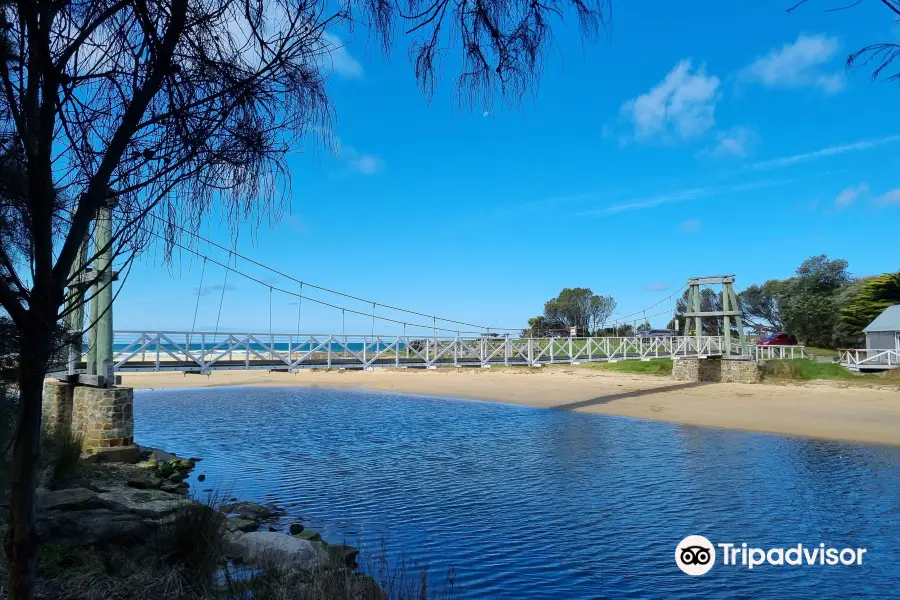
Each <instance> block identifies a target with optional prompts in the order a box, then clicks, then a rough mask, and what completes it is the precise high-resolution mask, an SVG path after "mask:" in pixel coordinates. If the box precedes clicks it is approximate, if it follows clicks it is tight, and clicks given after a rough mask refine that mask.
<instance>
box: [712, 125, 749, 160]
mask: <svg viewBox="0 0 900 600" xmlns="http://www.w3.org/2000/svg"><path fill="white" fill-rule="evenodd" d="M758 141H759V135H757V133H756V132H755V131H753V130H752V129H749V128H747V127H732V128H731V129H729V130H728V131H720V132H718V133H717V134H716V146H715V148H713V150H712V152H711V154H712V155H713V156H717V157H728V156H738V157H744V156H747V155H748V154H749V153H750V151H751V150H753V147H754V146H755V145H756V144H757V142H758Z"/></svg>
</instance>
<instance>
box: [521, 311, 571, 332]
mask: <svg viewBox="0 0 900 600" xmlns="http://www.w3.org/2000/svg"><path fill="white" fill-rule="evenodd" d="M567 333H568V332H567V326H566V324H565V323H562V322H560V321H554V320H552V319H548V318H547V317H545V316H543V315H539V316H537V317H532V318H530V319H528V328H527V329H523V330H522V337H549V336H552V335H557V336H558V335H564V334H567Z"/></svg>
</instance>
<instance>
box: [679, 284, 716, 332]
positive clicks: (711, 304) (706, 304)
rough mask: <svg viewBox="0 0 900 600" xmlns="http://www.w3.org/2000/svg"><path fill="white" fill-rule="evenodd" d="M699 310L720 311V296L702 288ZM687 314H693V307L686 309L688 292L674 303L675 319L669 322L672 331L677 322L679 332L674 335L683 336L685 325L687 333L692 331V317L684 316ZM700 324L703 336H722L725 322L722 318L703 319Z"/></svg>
mask: <svg viewBox="0 0 900 600" xmlns="http://www.w3.org/2000/svg"><path fill="white" fill-rule="evenodd" d="M700 310H701V312H715V311H720V310H722V296H721V294H719V293H716V292H715V291H713V290H712V289H710V288H703V289H702V290H701V291H700ZM688 312H693V307H688V292H687V291H685V292H684V294H682V296H681V298H679V299H678V300H677V301H676V302H675V318H674V319H673V320H671V321H669V328H670V329H674V328H675V321H678V328H679V331H677V332H676V333H678V334H679V335H681V334H683V333H684V327H685V324H687V328H688V331H693V329H694V320H693V317H686V316H685V313H688ZM688 319H690V321H688ZM701 323H702V326H703V331H702V332H701V333H702V334H703V335H722V329H723V328H724V327H725V322H724V320H723V319H722V317H718V318H713V317H703V318H702V319H701Z"/></svg>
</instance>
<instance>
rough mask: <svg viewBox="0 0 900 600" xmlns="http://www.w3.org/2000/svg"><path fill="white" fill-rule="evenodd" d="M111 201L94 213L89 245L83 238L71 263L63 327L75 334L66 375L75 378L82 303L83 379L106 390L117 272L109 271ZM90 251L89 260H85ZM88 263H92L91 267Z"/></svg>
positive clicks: (110, 376) (111, 380) (110, 380)
mask: <svg viewBox="0 0 900 600" xmlns="http://www.w3.org/2000/svg"><path fill="white" fill-rule="evenodd" d="M115 204H116V202H115V200H111V201H109V202H107V203H106V204H105V205H104V206H102V207H101V208H100V209H99V210H98V211H97V216H96V218H95V222H94V228H93V229H94V235H93V246H92V247H91V244H90V241H91V240H90V237H89V236H88V237H86V238H85V240H84V242H83V243H82V246H81V248H80V249H79V251H78V255H77V256H76V258H75V262H74V263H73V264H72V272H71V277H70V279H71V282H70V284H69V294H68V297H69V301H68V302H69V306H68V309H69V314H68V316H67V317H66V328H67V329H68V331H70V332H73V333H74V334H75V335H74V337H73V339H72V341H71V346H70V349H69V375H70V376H74V375H75V364H76V363H77V362H78V361H79V360H80V359H81V356H82V352H83V349H82V341H83V340H82V333H83V332H84V313H85V310H84V304H85V303H87V302H88V301H89V302H90V310H89V311H88V327H87V334H88V351H87V356H86V357H85V358H86V359H87V365H86V367H87V368H86V369H85V370H86V375H87V377H85V378H84V379H85V380H86V382H87V383H90V384H92V385H101V386H105V387H108V386H110V385H113V384H114V382H115V376H114V374H113V361H112V357H113V312H112V310H113V301H112V300H113V285H112V284H113V282H114V281H116V280H117V279H118V275H119V274H118V273H117V272H114V271H113V270H112V268H113V264H112V245H113V244H112V209H113V208H114V207H115ZM91 252H93V256H92V258H89V257H90V256H91V255H90V253H91ZM91 263H92V264H91Z"/></svg>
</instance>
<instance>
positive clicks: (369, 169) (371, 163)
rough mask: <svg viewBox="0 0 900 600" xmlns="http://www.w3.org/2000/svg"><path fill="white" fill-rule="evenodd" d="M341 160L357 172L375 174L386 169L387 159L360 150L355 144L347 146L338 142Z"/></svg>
mask: <svg viewBox="0 0 900 600" xmlns="http://www.w3.org/2000/svg"><path fill="white" fill-rule="evenodd" d="M338 145H339V147H340V155H341V160H342V161H344V162H346V164H347V166H348V167H350V168H351V169H352V170H354V171H356V172H357V173H362V174H363V175H375V174H376V173H380V172H381V171H383V170H384V167H385V161H384V159H383V158H381V157H380V156H378V155H377V154H371V153H368V152H360V151H359V150H357V149H356V148H354V147H353V146H345V145H343V144H341V143H340V142H338Z"/></svg>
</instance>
